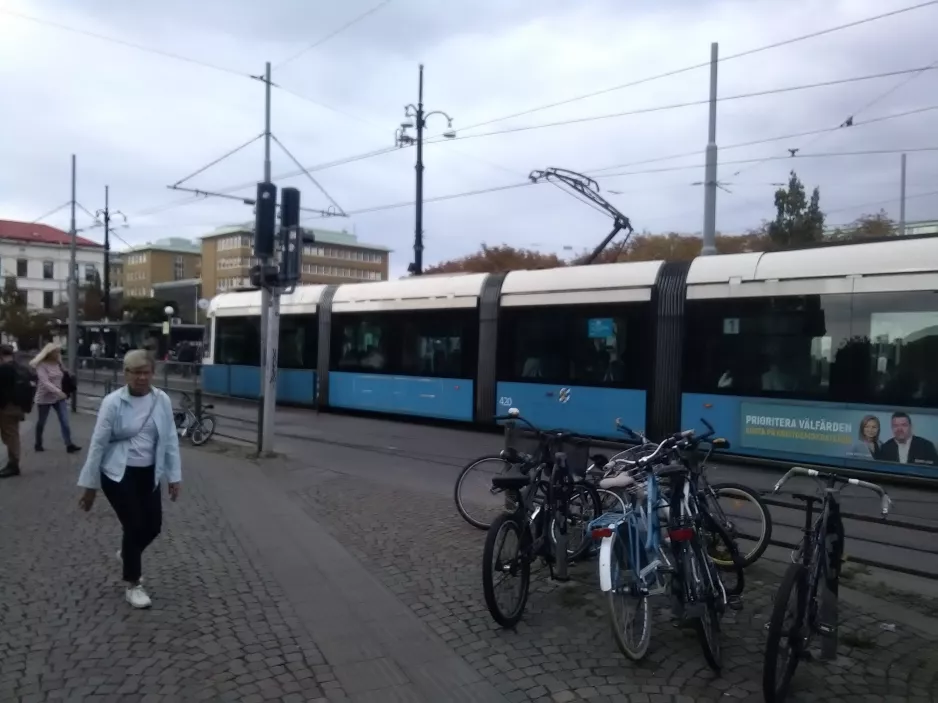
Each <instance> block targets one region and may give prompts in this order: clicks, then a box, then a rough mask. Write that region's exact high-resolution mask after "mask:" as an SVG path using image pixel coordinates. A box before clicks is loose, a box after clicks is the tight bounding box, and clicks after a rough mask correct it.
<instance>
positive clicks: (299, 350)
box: [278, 315, 319, 369]
mask: <svg viewBox="0 0 938 703" xmlns="http://www.w3.org/2000/svg"><path fill="white" fill-rule="evenodd" d="M318 332H319V329H318V321H317V318H316V316H315V315H283V316H281V317H280V351H279V356H278V359H279V360H278V366H279V367H280V368H281V369H315V368H316V364H317V362H318V356H319V351H318V349H317V340H318V338H319V334H318Z"/></svg>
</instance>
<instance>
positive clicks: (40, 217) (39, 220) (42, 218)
mask: <svg viewBox="0 0 938 703" xmlns="http://www.w3.org/2000/svg"><path fill="white" fill-rule="evenodd" d="M71 204H72V201H71V200H66V201H65V202H64V203H62V204H61V205H59V206H58V207H54V208H52V209H51V210H49V212H47V213H45V214H44V215H41V216H39V217H37V218H36V219H35V220H33V221H32V223H31V224H34V225H36V224H39V223H40V222H42V221H43V220H44V219H46V218H47V217H52V216H53V215H54V214H55V213H57V212H60V211H62V210H64V209H65V208H67V207H68V206H69V205H71Z"/></svg>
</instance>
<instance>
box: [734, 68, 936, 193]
mask: <svg viewBox="0 0 938 703" xmlns="http://www.w3.org/2000/svg"><path fill="white" fill-rule="evenodd" d="M934 68H938V60H935V61H932V62H931V63H930V64H929V65H928V66H926V67H925V68H924V69H923V70H921V71H916V72H914V73H911V74H909V75H907V76H905V77H904V79H903V80H901V81H898V82H897V83H896V84H895V85H892V86H890V87H889V88H887V89H886V90H885V91H883V92H882V93H880V94H879V95H877V96H876V97H874V98H873V99H872V100H869V101H867V102H866V103H864V104H863V106H862V107H859V108H857V109H856V110H854V111H853V112H851V113H850V114H849V115H847V117H846V118H845V119H843V120H842V121H841V122H840V123H838V124H837V126H835V127H831V128H830V129H826V130H823V131H821V132H819V133H818V134H817V136H815V137H814V139H812V140H811V141H809V142H808V143H807V144H805V145H804V146H803V147H800V148H802V149H805V150H807V149H810V148H811V147H813V146H816V145H817V143H818V142H819V141H821V140H822V139H824V137H826V136H827V135H828V134H830V133H831V132H839V131H840V130H842V129H850V128H852V127H856V126H857V122H856V117H857V115H860V114H862V113H864V112H866V111H867V110H869V109H870V108H871V107H873V106H874V105H878V104H879V103H881V102H882V101H883V100H885V99H886V98H888V97H889V96H890V95H892V94H893V93H895V92H896V91H897V90H899V89H900V88H902V87H904V86H906V85H908V84H909V83H911V82H912V81H914V80H915V79H916V78H918V77H919V76H922V75H924V74H925V72H926V71H927V70H929V69H934ZM763 163H764V162H763ZM760 165H761V164H759V163H757V164H753V165H752V166H746V167H745V168H742V169H740V170H739V171H737V172H736V173H734V174H733V177H734V178H735V177H736V176H739V175H740V174H742V173H745V172H747V171H751V170H753V169H755V168H758V167H759V166H760Z"/></svg>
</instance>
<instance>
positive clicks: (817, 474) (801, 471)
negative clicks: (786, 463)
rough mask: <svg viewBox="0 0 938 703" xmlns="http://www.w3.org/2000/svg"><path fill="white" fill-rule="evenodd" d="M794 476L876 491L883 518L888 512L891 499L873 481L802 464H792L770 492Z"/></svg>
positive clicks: (778, 488) (779, 487)
mask: <svg viewBox="0 0 938 703" xmlns="http://www.w3.org/2000/svg"><path fill="white" fill-rule="evenodd" d="M794 476H807V477H808V478H814V479H818V480H821V479H827V480H828V481H833V482H836V483H842V484H845V485H849V486H857V487H859V488H866V489H867V490H869V491H873V493H876V494H877V495H878V496H879V497H880V499H881V501H880V510H881V512H882V515H883V517H884V518H885V517H886V516H887V515H888V514H889V507H890V506H891V505H892V499H891V498H890V497H889V494H887V493H886V491H885V490H884V489H883V488H882V487H881V486H877V485H876V484H875V483H870V482H869V481H863V480H861V479H858V478H845V477H843V476H839V475H838V474H832V473H824V472H821V471H818V470H817V469H806V468H804V467H803V466H792V467H791V468H790V469H789V470H788V472H787V473H786V474H785V475H784V476H782V477H781V478H780V479H779V480H778V483H776V484H775V487H774V488H773V489H772V492H773V493H778V492H779V490H780V489H781V487H782V486H784V485H785V483H786V482H788V480H789V479H791V478H793V477H794Z"/></svg>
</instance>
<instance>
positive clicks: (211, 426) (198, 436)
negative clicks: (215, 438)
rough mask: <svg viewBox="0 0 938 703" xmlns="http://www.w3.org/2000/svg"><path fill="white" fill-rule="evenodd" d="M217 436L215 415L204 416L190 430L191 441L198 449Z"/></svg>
mask: <svg viewBox="0 0 938 703" xmlns="http://www.w3.org/2000/svg"><path fill="white" fill-rule="evenodd" d="M213 434H215V417H214V415H203V416H202V418H201V419H200V420H197V421H196V423H195V424H194V425H193V426H192V427H191V428H190V431H189V440H190V441H191V442H192V444H193V445H195V446H196V447H200V446H202V445H203V444H205V443H206V442H207V441H209V440H210V439H211V438H212V435H213Z"/></svg>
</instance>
